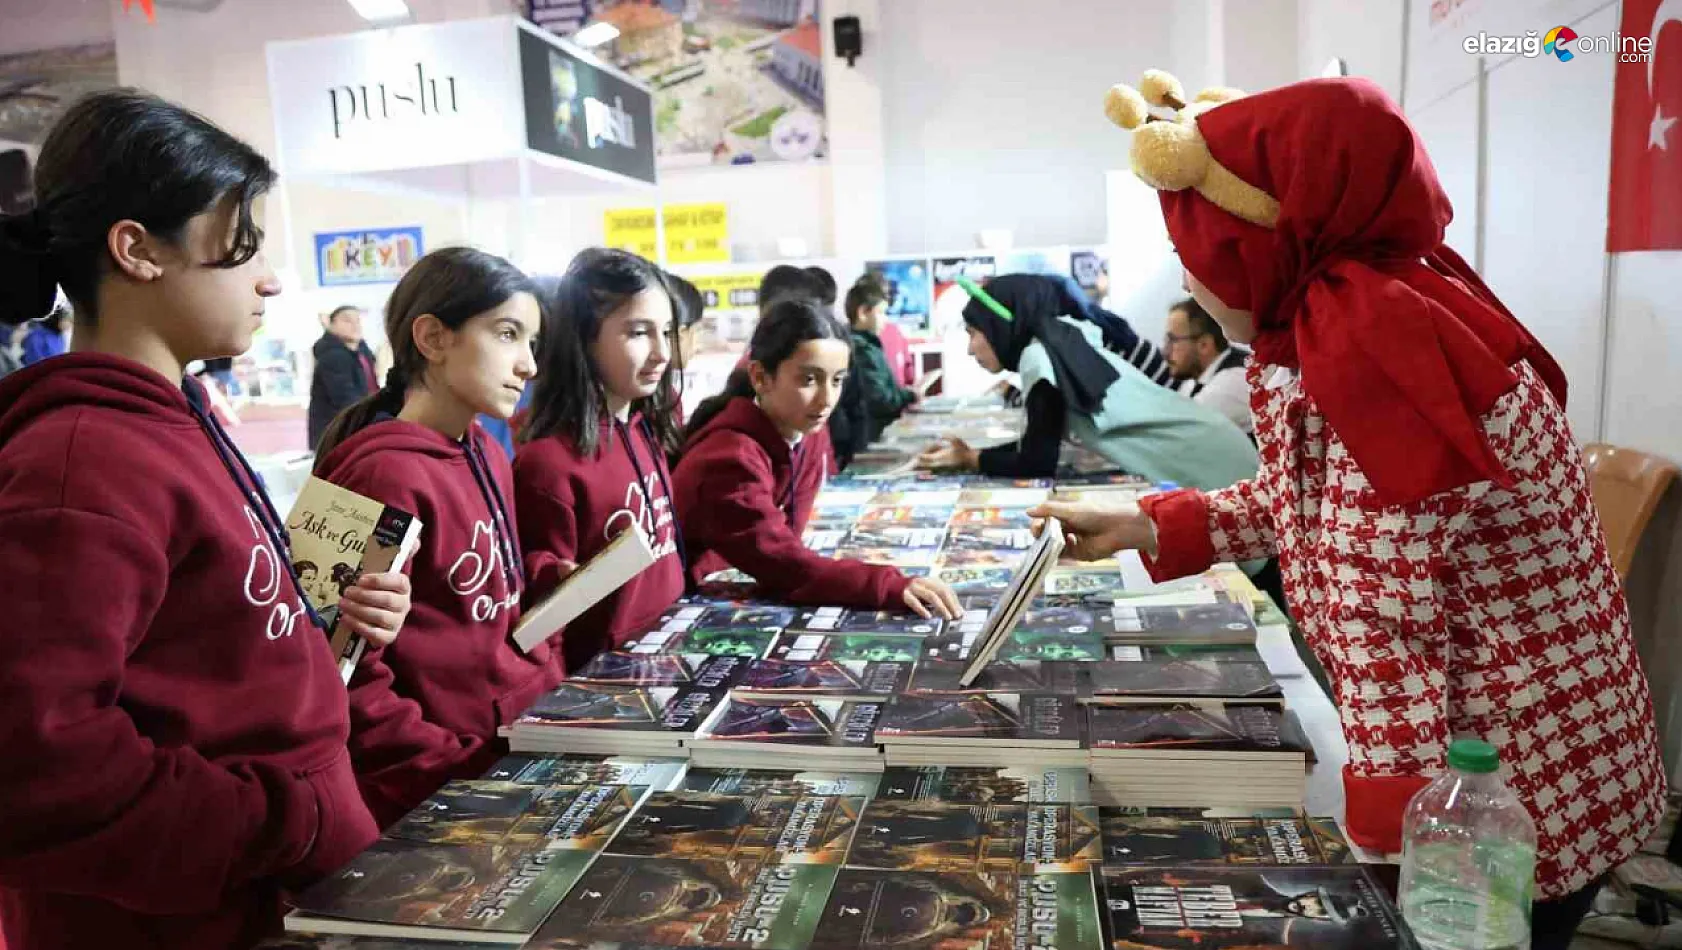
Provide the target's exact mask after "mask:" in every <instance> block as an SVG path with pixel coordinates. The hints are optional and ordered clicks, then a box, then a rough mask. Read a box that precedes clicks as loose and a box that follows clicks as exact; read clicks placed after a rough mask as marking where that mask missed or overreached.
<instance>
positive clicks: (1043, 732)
mask: <svg viewBox="0 0 1682 950" xmlns="http://www.w3.org/2000/svg"><path fill="white" fill-rule="evenodd" d="M1081 724H1082V718H1081V715H1080V707H1079V704H1078V703H1077V702H1076V701H1075V699H1074V698H1073V697H1070V696H1059V695H1056V694H1047V693H960V694H950V695H943V694H910V693H908V694H905V695H902V696H898V697H895V699H894V700H893V701H892V702H891V703H889V704H888V707H887V712H886V713H885V714H884V715H883V717H882V724H881V725H880V726H879V727H877V729H876V736H877V738H878V739H879V740H880V741H881V743H882V748H883V753H884V755H885V756H886V757H887V763H888V765H894V766H897V765H957V766H983V767H986V766H991V767H1000V766H1021V767H1026V768H1071V767H1078V766H1081V765H1084V764H1085V763H1086V760H1087V753H1086V750H1085V744H1084V743H1083V742H1082V729H1081Z"/></svg>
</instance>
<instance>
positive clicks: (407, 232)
mask: <svg viewBox="0 0 1682 950" xmlns="http://www.w3.org/2000/svg"><path fill="white" fill-rule="evenodd" d="M425 253H426V240H425V238H424V237H423V235H422V233H421V229H420V228H419V227H407V228H376V229H371V230H366V231H329V232H318V233H317V234H316V235H315V282H316V284H317V285H318V286H321V287H348V286H353V285H356V284H390V283H396V282H397V281H398V280H399V279H401V278H402V276H403V275H404V274H405V273H407V272H408V270H409V268H410V267H412V266H413V265H414V263H415V261H417V260H420V257H421V255H422V254H425Z"/></svg>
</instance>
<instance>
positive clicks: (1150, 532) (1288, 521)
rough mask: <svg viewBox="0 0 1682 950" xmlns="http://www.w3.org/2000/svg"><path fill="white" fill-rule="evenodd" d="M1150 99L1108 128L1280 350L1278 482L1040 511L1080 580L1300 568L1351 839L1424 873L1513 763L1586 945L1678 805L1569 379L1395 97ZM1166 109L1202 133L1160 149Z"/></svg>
mask: <svg viewBox="0 0 1682 950" xmlns="http://www.w3.org/2000/svg"><path fill="white" fill-rule="evenodd" d="M1146 75H1147V83H1146V84H1145V89H1144V95H1143V96H1141V95H1140V94H1139V93H1136V92H1133V91H1132V90H1129V89H1126V88H1125V87H1118V88H1117V89H1116V90H1114V91H1112V94H1111V103H1110V112H1111V115H1112V117H1114V118H1115V119H1116V120H1117V121H1118V122H1121V123H1122V124H1124V125H1126V126H1127V127H1129V128H1133V129H1135V131H1134V134H1133V146H1132V147H1133V156H1132V158H1133V168H1134V169H1135V170H1136V171H1138V173H1139V175H1140V177H1141V178H1143V179H1144V180H1145V182H1146V183H1147V184H1150V185H1152V186H1153V187H1155V188H1157V189H1158V190H1160V191H1161V199H1162V210H1163V214H1164V217H1165V218H1166V219H1167V224H1168V232H1169V234H1170V235H1171V236H1172V238H1173V239H1174V243H1175V245H1176V246H1177V247H1178V249H1179V253H1180V259H1181V261H1182V262H1183V263H1184V265H1185V269H1186V283H1187V285H1188V288H1189V289H1190V291H1191V294H1192V296H1193V297H1195V298H1196V299H1197V302H1198V303H1200V304H1202V305H1203V306H1204V308H1205V309H1207V310H1208V311H1209V313H1210V315H1211V316H1213V317H1214V318H1215V319H1216V320H1217V321H1218V322H1219V323H1220V324H1221V328H1222V329H1223V330H1224V331H1225V332H1226V334H1227V335H1228V337H1230V338H1231V339H1233V340H1235V341H1237V342H1240V343H1252V342H1253V343H1254V346H1255V359H1254V361H1253V362H1252V364H1251V367H1250V370H1249V374H1250V375H1249V379H1250V403H1251V407H1252V409H1253V410H1254V413H1255V419H1256V437H1257V438H1258V439H1259V440H1260V443H1261V447H1262V459H1263V461H1262V468H1261V472H1260V474H1259V475H1258V476H1257V477H1256V478H1254V479H1249V480H1246V481H1243V482H1240V483H1238V484H1237V485H1234V486H1232V487H1231V488H1228V489H1224V490H1222V491H1215V492H1207V493H1205V492H1200V491H1182V492H1174V493H1168V494H1162V495H1156V496H1153V497H1151V498H1147V499H1145V500H1144V501H1142V502H1141V507H1142V509H1143V510H1142V511H1135V512H1113V511H1112V512H1100V511H1095V510H1091V509H1087V508H1081V507H1074V506H1061V505H1047V506H1045V507H1043V508H1042V509H1041V510H1040V511H1038V512H1035V514H1039V515H1054V516H1056V517H1058V518H1060V519H1062V523H1063V526H1064V528H1065V529H1066V530H1067V531H1068V532H1069V533H1070V535H1071V540H1072V541H1073V542H1074V544H1073V550H1072V552H1071V553H1074V554H1076V555H1077V556H1080V557H1083V558H1094V557H1103V556H1107V555H1108V554H1110V553H1111V552H1113V551H1116V550H1118V549H1121V548H1138V549H1141V550H1143V551H1146V552H1148V553H1149V555H1150V559H1149V562H1148V563H1149V565H1150V567H1151V570H1152V573H1153V574H1154V575H1155V576H1156V577H1157V578H1158V579H1167V578H1171V577H1179V576H1182V575H1186V574H1194V573H1197V572H1199V571H1201V570H1203V569H1205V568H1206V567H1208V566H1209V564H1210V563H1211V562H1213V561H1217V560H1240V559H1243V558H1253V557H1262V556H1267V555H1270V554H1273V553H1275V552H1277V553H1278V554H1279V556H1280V563H1281V566H1282V568H1283V572H1284V580H1285V591H1286V593H1287V594H1288V595H1289V597H1290V601H1291V608H1292V612H1293V614H1294V615H1295V617H1296V619H1297V621H1298V622H1299V623H1300V624H1301V626H1302V629H1303V633H1304V635H1305V637H1306V639H1307V641H1308V644H1309V646H1311V647H1312V648H1313V649H1314V652H1315V653H1316V655H1318V656H1319V658H1320V660H1321V661H1322V662H1323V664H1324V665H1325V667H1326V670H1327V672H1328V673H1330V674H1331V678H1332V682H1333V687H1334V689H1335V691H1336V699H1337V705H1338V709H1339V712H1340V713H1341V714H1342V717H1343V732H1344V737H1345V738H1346V739H1347V740H1348V743H1349V763H1348V765H1346V766H1345V767H1344V796H1345V802H1346V812H1347V820H1346V823H1345V825H1344V827H1345V829H1346V830H1347V831H1348V833H1349V837H1350V839H1351V840H1353V841H1355V842H1356V843H1358V844H1360V845H1362V846H1364V847H1367V848H1370V849H1372V850H1375V851H1379V852H1383V853H1394V852H1396V851H1398V850H1399V847H1400V844H1401V830H1402V815H1403V810H1404V808H1405V807H1406V805H1407V803H1408V801H1409V799H1410V798H1411V797H1412V796H1413V794H1414V793H1415V792H1417V791H1418V790H1419V789H1420V788H1421V787H1423V786H1424V785H1425V784H1426V783H1427V782H1429V781H1430V780H1431V779H1432V778H1433V777H1434V776H1435V775H1436V774H1438V773H1440V772H1442V771H1443V770H1444V768H1445V767H1446V755H1447V749H1448V744H1449V742H1450V740H1451V739H1454V738H1456V737H1460V736H1478V737H1481V738H1483V739H1485V740H1487V741H1489V742H1490V743H1492V744H1494V745H1495V746H1496V747H1497V748H1498V749H1499V750H1500V753H1501V771H1502V777H1503V778H1504V779H1505V780H1506V782H1507V784H1508V785H1509V786H1510V787H1511V788H1512V789H1513V790H1514V791H1515V792H1516V793H1517V794H1518V796H1519V798H1520V800H1521V801H1523V802H1524V804H1525V806H1526V808H1527V809H1528V810H1529V811H1530V814H1531V817H1532V818H1533V819H1534V820H1535V822H1536V829H1537V832H1538V836H1539V838H1538V853H1537V865H1536V893H1537V896H1538V898H1539V900H1538V902H1537V903H1536V904H1535V906H1534V909H1533V914H1532V923H1533V931H1532V936H1533V940H1532V946H1534V947H1538V948H1542V947H1547V948H1556V947H1557V948H1564V947H1566V946H1568V945H1569V943H1570V941H1571V935H1572V933H1573V931H1574V930H1575V929H1576V926H1577V923H1578V921H1580V920H1581V919H1582V917H1583V914H1584V913H1585V912H1586V911H1587V909H1588V907H1589V905H1590V902H1591V901H1592V899H1593V897H1594V892H1595V891H1596V890H1597V889H1598V888H1599V887H1600V884H1601V882H1602V881H1604V880H1605V875H1606V874H1607V872H1608V871H1609V870H1610V869H1612V868H1614V867H1616V866H1617V865H1618V863H1619V862H1621V861H1622V860H1624V859H1625V858H1626V857H1628V856H1629V855H1630V854H1632V853H1634V852H1635V850H1636V849H1637V848H1638V847H1640V845H1641V842H1642V841H1643V839H1645V838H1646V837H1647V835H1648V834H1649V833H1651V831H1652V830H1653V829H1654V828H1655V827H1656V826H1657V825H1658V823H1659V821H1660V818H1661V816H1662V815H1663V812H1664V805H1665V771H1664V766H1663V763H1662V762H1661V760H1660V756H1659V746H1658V735H1657V730H1656V729H1655V727H1654V722H1653V708H1652V702H1651V699H1650V697H1649V694H1648V690H1647V682H1646V679H1645V677H1644V676H1643V675H1642V672H1641V665H1640V662H1639V660H1638V659H1637V656H1636V651H1635V644H1634V642H1633V640H1632V638H1631V636H1630V626H1629V611H1628V607H1627V606H1626V604H1625V602H1624V595H1623V591H1622V590H1621V588H1620V586H1619V583H1618V574H1617V571H1616V570H1615V569H1614V568H1613V565H1612V561H1611V559H1610V558H1609V557H1608V555H1607V552H1606V542H1605V536H1604V534H1603V533H1602V531H1601V526H1600V522H1599V520H1598V519H1597V517H1596V515H1595V505H1594V500H1593V498H1592V497H1591V495H1590V493H1589V486H1588V478H1587V476H1586V475H1585V473H1584V470H1583V462H1582V456H1581V454H1580V453H1579V451H1578V448H1577V445H1576V443H1575V441H1574V440H1573V439H1572V436H1571V431H1570V428H1569V426H1568V425H1567V424H1566V418H1565V412H1564V400H1565V377H1564V375H1563V374H1562V373H1561V372H1560V369H1559V365H1558V364H1557V363H1555V362H1554V360H1553V358H1552V357H1551V356H1550V355H1549V354H1548V352H1547V351H1546V350H1545V349H1543V347H1542V345H1541V344H1540V343H1538V342H1537V341H1536V339H1535V337H1533V336H1531V334H1530V332H1529V331H1528V330H1526V329H1525V328H1524V325H1523V324H1521V323H1519V321H1518V320H1517V319H1516V318H1515V317H1514V316H1513V315H1512V314H1511V313H1510V312H1509V311H1508V310H1507V308H1506V307H1505V306H1503V305H1502V303H1501V301H1500V300H1499V299H1497V298H1496V296H1495V295H1494V293H1492V292H1491V291H1490V289H1489V288H1488V287H1486V286H1485V285H1484V283H1483V281H1482V280H1480V279H1479V278H1478V276H1477V274H1475V273H1474V272H1473V271H1472V270H1471V269H1470V268H1469V267H1467V266H1466V263H1465V261H1463V260H1461V259H1460V257H1459V255H1457V254H1455V253H1454V252H1453V251H1452V250H1450V249H1449V248H1448V247H1447V246H1446V245H1445V244H1443V232H1444V228H1445V227H1446V226H1447V224H1448V222H1449V219H1450V217H1451V216H1452V209H1451V208H1450V206H1449V202H1448V197H1447V195H1446V194H1444V192H1443V189H1442V186H1441V185H1440V184H1439V183H1438V181H1437V176H1436V173H1435V172H1434V171H1433V170H1432V167H1431V162H1430V159H1429V158H1428V157H1427V156H1426V154H1425V150H1424V147H1423V146H1422V145H1421V143H1420V141H1419V138H1418V136H1417V134H1416V133H1415V132H1414V130H1413V128H1412V126H1410V125H1409V124H1408V122H1407V119H1406V118H1405V117H1404V116H1403V115H1402V111H1401V109H1400V108H1398V107H1397V106H1396V104H1395V103H1394V102H1392V101H1391V100H1390V99H1389V97H1388V96H1386V95H1385V94H1384V93H1383V92H1382V91H1381V90H1380V89H1379V88H1378V87H1377V86H1375V85H1373V84H1372V83H1370V82H1368V81H1366V80H1361V79H1320V80H1311V81H1308V82H1301V83H1295V84H1292V85H1289V86H1284V87H1282V88H1279V89H1275V90H1272V91H1270V92H1265V93H1261V94H1259V95H1255V96H1248V97H1242V98H1233V93H1232V92H1231V91H1230V90H1227V91H1218V90H1210V91H1206V92H1205V93H1204V94H1203V95H1201V96H1199V97H1198V98H1199V100H1200V101H1198V102H1195V103H1192V104H1191V105H1190V106H1189V107H1187V105H1186V102H1187V100H1186V98H1185V96H1184V93H1183V92H1182V91H1181V90H1180V89H1179V86H1178V83H1177V82H1174V81H1173V79H1172V77H1169V76H1166V74H1162V73H1148V74H1146ZM1227 100H1230V101H1227ZM1146 102H1153V104H1158V105H1161V106H1162V107H1164V108H1173V109H1179V110H1181V111H1180V112H1179V115H1178V116H1177V117H1176V118H1175V119H1173V120H1172V121H1153V122H1150V123H1149V124H1148V125H1147V124H1145V122H1146V118H1145V117H1146V115H1147V114H1148V109H1147V107H1146Z"/></svg>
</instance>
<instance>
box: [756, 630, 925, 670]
mask: <svg viewBox="0 0 1682 950" xmlns="http://www.w3.org/2000/svg"><path fill="white" fill-rule="evenodd" d="M922 654H923V640H922V639H921V638H918V637H902V636H896V635H893V634H876V633H852V634H847V633H836V634H823V633H801V632H798V631H794V630H790V631H788V632H787V633H784V634H781V635H780V636H778V637H777V640H776V642H775V643H773V644H772V645H771V648H770V651H769V654H768V655H769V657H770V658H771V659H773V660H783V661H785V662H790V663H816V662H819V661H821V660H834V661H837V662H844V661H849V660H853V661H858V660H862V661H865V662H872V663H915V662H917V658H918V657H920V656H922Z"/></svg>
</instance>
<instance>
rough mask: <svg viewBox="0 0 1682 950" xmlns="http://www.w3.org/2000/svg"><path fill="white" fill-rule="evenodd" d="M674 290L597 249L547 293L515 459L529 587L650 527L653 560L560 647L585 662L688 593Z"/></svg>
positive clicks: (571, 665) (546, 587)
mask: <svg viewBox="0 0 1682 950" xmlns="http://www.w3.org/2000/svg"><path fill="white" fill-rule="evenodd" d="M674 304H675V301H674V300H673V299H672V294H671V291H670V289H669V288H668V286H667V284H666V280H665V277H664V276H663V275H662V274H661V272H660V270H659V269H658V268H656V267H655V266H654V265H653V264H650V263H649V262H648V261H646V260H644V259H643V258H641V257H638V256H637V255H635V254H631V253H628V252H625V251H619V250H611V249H608V248H590V249H588V250H585V251H583V252H581V253H580V254H579V255H578V256H577V257H575V258H573V260H572V265H571V266H570V267H568V268H567V272H566V274H565V275H563V276H562V277H561V281H560V284H559V287H558V288H557V290H556V293H555V295H554V297H553V298H552V299H551V300H550V301H549V308H550V312H551V314H552V319H551V320H550V323H549V327H548V329H547V331H546V332H545V334H544V336H543V346H542V349H541V352H540V354H539V355H540V359H541V364H542V372H541V373H540V374H539V375H538V379H537V385H536V392H535V394H534V396H533V398H532V408H531V415H530V417H529V418H527V419H526V422H525V425H524V426H522V427H521V430H520V437H521V439H522V440H523V442H522V444H521V446H520V449H519V452H518V454H517V455H516V456H515V459H514V495H515V502H516V504H517V505H518V506H519V510H520V541H521V544H522V546H523V547H524V549H525V558H526V561H525V563H526V572H527V575H528V576H529V577H530V578H531V587H530V589H529V590H528V591H527V592H526V598H527V602H528V604H529V603H535V602H536V601H537V600H540V599H541V598H543V597H545V596H547V595H548V594H549V593H550V592H551V591H553V590H554V589H555V587H556V586H558V585H559V583H560V582H561V580H562V579H564V578H565V577H566V576H567V575H568V574H570V573H571V572H572V571H573V570H574V569H575V568H576V567H577V565H579V564H582V563H585V562H588V561H589V560H590V559H591V558H593V557H595V556H596V555H597V554H600V553H601V552H602V551H603V549H605V548H606V547H607V546H608V543H609V542H610V541H612V540H613V538H614V536H615V535H617V534H618V533H619V532H621V531H632V530H635V531H640V532H642V534H643V537H644V538H645V539H647V542H648V545H649V547H651V548H652V549H653V551H654V556H655V558H656V561H655V562H654V564H653V565H652V566H650V567H648V568H647V569H645V570H644V571H642V573H640V574H638V575H637V576H635V577H633V578H632V579H631V580H630V581H628V582H627V583H626V584H625V585H624V586H623V587H621V588H619V589H618V590H616V591H614V592H612V593H610V594H608V595H607V596H606V597H605V598H603V599H602V600H601V601H600V602H599V603H597V604H596V605H595V606H593V607H591V608H590V609H589V610H588V611H586V612H585V613H584V615H583V616H580V617H578V618H577V619H575V620H574V621H572V623H570V624H568V625H567V627H566V630H565V632H564V633H563V634H562V635H561V636H560V637H559V639H558V640H557V641H555V644H556V645H558V646H559V649H560V653H561V658H562V660H563V664H564V668H565V669H566V670H568V671H572V670H577V669H579V668H580V667H582V666H583V665H584V664H585V663H588V662H589V660H590V658H591V657H593V656H595V655H596V654H597V653H599V652H601V651H602V650H608V649H612V648H614V647H616V646H618V645H619V644H620V643H622V642H623V641H624V640H625V639H626V638H627V637H629V636H630V635H631V634H633V633H640V632H643V631H644V630H645V629H647V625H648V623H649V622H650V621H652V620H654V619H655V618H656V617H658V616H659V615H660V613H661V611H664V610H665V609H666V608H667V607H670V606H671V605H672V603H673V602H675V601H676V600H677V599H678V598H679V597H681V596H682V595H683V586H684V577H683V546H682V545H683V541H682V538H681V537H680V536H679V533H678V523H677V521H676V519H675V518H674V516H673V511H672V489H671V480H672V477H671V472H670V470H669V469H668V467H667V464H666V453H667V452H668V451H670V450H675V449H676V448H677V446H678V428H677V423H676V417H675V415H674V412H673V408H674V407H673V399H674V397H675V395H676V390H675V388H674V387H673V386H672V385H671V378H670V377H671V375H672V373H673V372H674V370H673V367H672V363H671V355H672V341H673V334H672V322H673V312H674Z"/></svg>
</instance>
